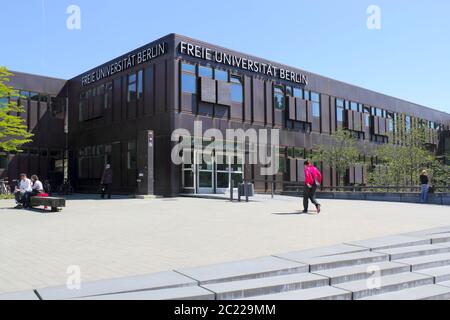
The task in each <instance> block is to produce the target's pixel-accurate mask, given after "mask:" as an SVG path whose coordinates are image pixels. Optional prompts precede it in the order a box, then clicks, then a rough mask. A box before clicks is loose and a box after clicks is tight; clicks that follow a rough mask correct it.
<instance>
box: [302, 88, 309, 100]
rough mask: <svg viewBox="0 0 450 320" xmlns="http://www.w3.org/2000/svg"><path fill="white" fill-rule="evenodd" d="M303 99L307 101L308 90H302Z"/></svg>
mask: <svg viewBox="0 0 450 320" xmlns="http://www.w3.org/2000/svg"><path fill="white" fill-rule="evenodd" d="M303 99H304V100H309V91H308V90H303Z"/></svg>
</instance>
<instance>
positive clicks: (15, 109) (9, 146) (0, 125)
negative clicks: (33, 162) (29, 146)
mask: <svg viewBox="0 0 450 320" xmlns="http://www.w3.org/2000/svg"><path fill="white" fill-rule="evenodd" d="M11 76H12V74H11V73H10V72H9V71H8V70H7V69H6V68H5V67H1V66H0V150H2V151H5V152H17V151H20V147H21V146H22V145H24V144H25V143H28V142H31V141H32V140H31V139H30V138H31V137H32V136H33V134H31V133H29V132H28V131H27V126H26V124H25V119H24V118H22V117H21V116H20V115H19V114H23V113H25V109H24V108H23V107H22V106H20V105H18V103H17V100H18V98H19V97H20V95H19V93H18V91H17V90H15V89H14V88H13V87H11V86H8V85H7V83H8V82H9V78H10V77H11Z"/></svg>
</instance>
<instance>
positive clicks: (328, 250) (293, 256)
mask: <svg viewBox="0 0 450 320" xmlns="http://www.w3.org/2000/svg"><path fill="white" fill-rule="evenodd" d="M362 251H369V249H367V248H362V247H357V246H352V245H348V244H338V245H334V246H327V247H320V248H314V249H306V250H300V251H293V252H288V253H283V254H276V255H274V256H275V257H279V258H282V259H287V260H292V261H300V260H302V259H305V258H315V257H324V256H335V255H338V254H345V253H355V252H362Z"/></svg>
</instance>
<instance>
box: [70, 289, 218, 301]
mask: <svg viewBox="0 0 450 320" xmlns="http://www.w3.org/2000/svg"><path fill="white" fill-rule="evenodd" d="M73 300H214V293H212V292H211V291H208V290H205V289H203V288H201V287H198V286H190V287H180V288H170V289H159V290H150V291H138V292H128V293H118V294H107V295H101V296H91V297H84V298H75V299H73Z"/></svg>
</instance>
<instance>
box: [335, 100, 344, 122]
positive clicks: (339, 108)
mask: <svg viewBox="0 0 450 320" xmlns="http://www.w3.org/2000/svg"><path fill="white" fill-rule="evenodd" d="M336 121H338V122H343V121H344V100H342V99H336Z"/></svg>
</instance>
